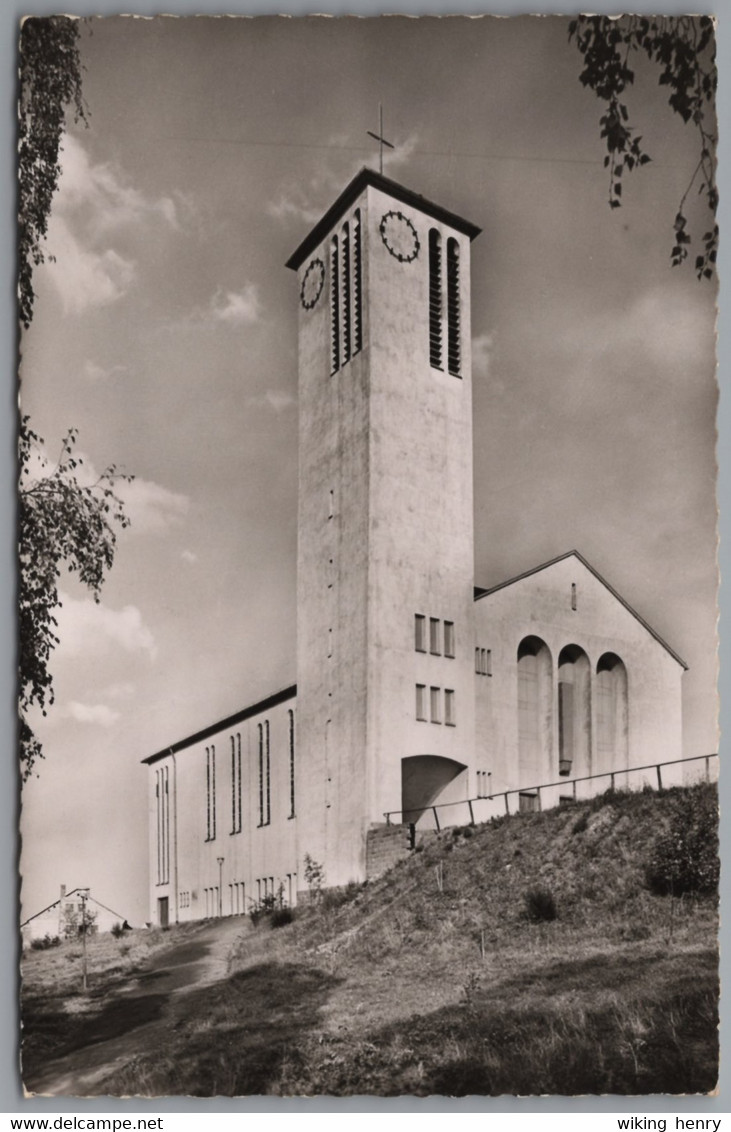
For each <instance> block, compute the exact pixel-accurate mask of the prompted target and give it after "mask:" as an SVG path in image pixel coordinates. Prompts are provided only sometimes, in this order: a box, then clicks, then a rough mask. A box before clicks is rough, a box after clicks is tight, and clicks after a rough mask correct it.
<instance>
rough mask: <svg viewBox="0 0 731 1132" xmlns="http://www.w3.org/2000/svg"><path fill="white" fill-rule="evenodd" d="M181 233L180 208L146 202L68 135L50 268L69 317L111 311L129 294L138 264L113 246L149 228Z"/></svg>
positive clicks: (53, 216)
mask: <svg viewBox="0 0 731 1132" xmlns="http://www.w3.org/2000/svg"><path fill="white" fill-rule="evenodd" d="M161 222H162V224H163V225H165V226H166V227H168V228H170V229H177V228H178V227H179V223H178V206H177V205H176V202H175V200H173V198H172V197H167V196H165V197H160V198H157V199H154V198H149V197H146V196H145V195H144V194H143V193H141V192H140V191H139V189H136V188H135V187H134V186H133V185H131V184H130V183H129V180H128V178H127V177H126V175H125V174H124V172H123V170H121V169H120V168H118V167H117V166H114V165H112V164H109V163H104V164H99V165H94V164H93V163H92V162H91V160H90V158H89V155H88V154H87V152H86V150H85V149H84V147H83V145H82V144H81V142H80V141H79V140H78V139H77V138H74V137H73V135H70V134H69V135H66V137H65V138H64V141H63V150H62V153H61V175H60V177H59V184H58V192H57V194H56V197H55V199H54V204H53V211H52V214H51V220H50V224H49V232H48V251H49V253H50V256H53V257H54V258H55V260H56V261H57V262H56V263H53V262H50V259H49V262H48V264H47V265H46V268H45V270H46V272H47V277H48V279H50V281H51V283H52V284H53V286H54V287H55V289H56V290H57V292H58V294H59V297H60V299H61V302H62V305H63V309H64V312H65V313H66V314H80V313H82V312H83V311H85V310H89V309H93V308H95V307H104V306H109V305H110V304H111V303H114V302H116V301H117V300H118V299H120V298H122V296H123V295H125V294H126V293H127V292H128V291H129V289H130V287H131V286H132V283H133V282H134V280H135V278H136V274H137V265H136V263H135V261H134V260H132V259H130V258H129V256H127V255H123V254H122V253H121V252H120V251H119V249H118V248H117V247H115V246H114V243H115V242H117V241H118V239H119V238H120V237H121V236H122V235H124V234H128V233H130V232H134V233H135V234H136V235H138V234H139V232H140V229H141V228H142V226H143V225H145V224H156V225H158V226H159V225H160V223H161Z"/></svg>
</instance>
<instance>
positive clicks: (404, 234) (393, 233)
mask: <svg viewBox="0 0 731 1132" xmlns="http://www.w3.org/2000/svg"><path fill="white" fill-rule="evenodd" d="M380 229H381V239H382V240H383V242H384V244H385V245H386V247H387V248H388V250H389V251H390V253H391V255H392V256H395V258H396V259H397V260H398V261H399V263H411V261H412V260H414V259H416V257H417V256H418V254H419V247H420V244H419V237H418V236H417V234H416V228H414V225H413V224H412V223H411V221H410V220H409V219H408V218H407V217H406V216H404V215H403V213H401V212H387V213H386V214H385V215H384V216H383V218H382V220H381V224H380Z"/></svg>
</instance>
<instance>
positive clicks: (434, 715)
mask: <svg viewBox="0 0 731 1132" xmlns="http://www.w3.org/2000/svg"><path fill="white" fill-rule="evenodd" d="M439 691H440V689H439V688H430V689H429V706H430V710H431V721H432V723H441V722H442V719H441V715H440V712H439Z"/></svg>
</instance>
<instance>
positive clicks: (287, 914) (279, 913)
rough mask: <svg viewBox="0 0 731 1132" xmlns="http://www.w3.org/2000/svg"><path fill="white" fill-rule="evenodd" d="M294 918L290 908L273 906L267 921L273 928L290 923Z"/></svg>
mask: <svg viewBox="0 0 731 1132" xmlns="http://www.w3.org/2000/svg"><path fill="white" fill-rule="evenodd" d="M293 919H294V912H293V911H292V909H291V908H274V910H273V911H272V914H271V916H270V917H269V922H270V924H271V926H272V927H273V928H283V927H284V926H285V924H291V923H292V920H293Z"/></svg>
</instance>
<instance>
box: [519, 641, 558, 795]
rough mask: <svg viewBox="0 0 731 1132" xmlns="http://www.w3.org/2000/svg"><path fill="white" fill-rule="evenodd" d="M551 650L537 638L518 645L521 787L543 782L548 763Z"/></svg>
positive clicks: (550, 731) (549, 761)
mask: <svg viewBox="0 0 731 1132" xmlns="http://www.w3.org/2000/svg"><path fill="white" fill-rule="evenodd" d="M551 667H552V666H551V653H550V651H549V649H548V645H547V644H546V643H545V641H542V640H541V639H540V637H525V638H524V639H523V640H522V641H521V642H520V644H519V645H518V773H519V781H520V784H521V785H522V786H536V785H539V784H540V783H541V782H545V780H546V776H547V775H548V773H549V768H550V765H551V746H552V743H551V736H552V718H553V712H552V705H551Z"/></svg>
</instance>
